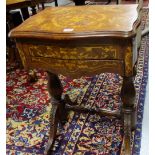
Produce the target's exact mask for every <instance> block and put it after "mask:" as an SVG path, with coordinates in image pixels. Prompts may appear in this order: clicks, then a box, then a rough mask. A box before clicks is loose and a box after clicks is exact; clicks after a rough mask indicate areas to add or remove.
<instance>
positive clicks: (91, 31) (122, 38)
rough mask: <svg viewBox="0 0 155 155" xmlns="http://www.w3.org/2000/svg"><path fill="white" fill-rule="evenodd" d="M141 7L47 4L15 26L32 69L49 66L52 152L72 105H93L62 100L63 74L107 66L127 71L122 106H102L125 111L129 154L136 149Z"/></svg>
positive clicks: (96, 71)
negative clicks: (132, 140) (133, 135)
mask: <svg viewBox="0 0 155 155" xmlns="http://www.w3.org/2000/svg"><path fill="white" fill-rule="evenodd" d="M140 10H141V9H140V7H139V6H138V5H137V4H135V5H109V6H103V5H102V6H100V5H95V6H77V7H74V6H70V7H58V8H47V9H45V10H44V11H42V12H40V13H38V14H37V15H35V16H33V17H31V18H29V19H28V20H26V21H25V22H24V23H23V24H22V25H20V26H19V27H17V28H15V29H14V30H12V32H11V33H10V36H11V37H12V38H15V39H16V43H17V47H18V50H19V53H20V56H21V59H22V62H23V65H24V67H25V68H26V69H33V68H42V69H44V70H46V71H47V72H48V90H49V93H50V95H51V98H52V100H51V103H52V113H51V120H50V123H51V130H50V136H49V146H48V149H47V150H48V154H50V147H51V146H52V144H53V142H54V138H55V135H56V130H57V123H58V122H63V121H64V119H65V116H66V113H65V112H66V110H65V109H66V108H69V109H74V110H82V111H88V109H85V108H84V107H79V106H78V105H75V104H76V103H71V101H70V99H69V98H68V96H66V98H65V100H62V98H61V95H62V92H63V88H62V85H61V82H60V80H59V78H58V76H57V75H58V74H63V75H65V76H69V77H71V78H78V77H81V76H85V75H86V76H92V75H95V74H100V73H103V72H112V73H118V74H120V75H121V76H122V77H123V85H122V90H121V99H122V102H123V104H122V109H121V112H113V113H110V112H109V111H102V110H99V111H97V113H98V114H102V115H114V116H119V117H122V120H123V121H124V122H123V123H124V140H123V145H122V147H124V148H125V155H130V154H131V150H130V138H131V130H132V129H133V128H134V126H135V112H136V111H135V109H136V105H135V102H134V100H135V93H136V92H135V88H134V84H133V78H134V76H135V74H136V62H137V55H138V54H137V37H138V33H139V32H140V26H139V25H140V13H139V12H140ZM66 101H67V103H69V104H67V103H66Z"/></svg>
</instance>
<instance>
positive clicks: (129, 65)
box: [124, 46, 133, 76]
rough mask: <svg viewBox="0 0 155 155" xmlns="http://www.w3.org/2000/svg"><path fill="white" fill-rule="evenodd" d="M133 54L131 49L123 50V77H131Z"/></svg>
mask: <svg viewBox="0 0 155 155" xmlns="http://www.w3.org/2000/svg"><path fill="white" fill-rule="evenodd" d="M132 57H133V53H132V47H130V46H128V47H126V49H125V60H124V61H125V75H126V76H132V74H133V59H132Z"/></svg>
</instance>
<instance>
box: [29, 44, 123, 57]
mask: <svg viewBox="0 0 155 155" xmlns="http://www.w3.org/2000/svg"><path fill="white" fill-rule="evenodd" d="M118 51H119V48H118V47H115V46H112V45H100V46H82V47H69V48H68V47H58V46H44V45H33V46H30V47H29V54H30V56H32V57H45V58H54V59H118V58H119V59H120V55H121V54H120V52H118Z"/></svg>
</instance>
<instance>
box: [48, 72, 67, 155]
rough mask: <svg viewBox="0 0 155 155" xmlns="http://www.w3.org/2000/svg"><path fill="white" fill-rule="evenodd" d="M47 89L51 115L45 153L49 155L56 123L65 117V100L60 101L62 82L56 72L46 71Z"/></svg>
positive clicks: (54, 135)
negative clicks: (49, 96) (49, 97)
mask: <svg viewBox="0 0 155 155" xmlns="http://www.w3.org/2000/svg"><path fill="white" fill-rule="evenodd" d="M48 91H49V94H50V95H51V104H52V110H51V116H50V132H49V141H48V147H47V149H46V152H45V154H47V155H51V153H52V151H51V148H52V145H53V143H54V139H55V137H56V132H57V126H58V123H59V122H60V123H62V122H63V120H64V119H65V118H66V112H65V102H63V101H62V99H61V95H62V92H63V87H62V84H61V82H60V80H59V78H58V76H57V75H56V74H53V73H50V72H48Z"/></svg>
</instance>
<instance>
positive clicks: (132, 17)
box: [11, 4, 140, 39]
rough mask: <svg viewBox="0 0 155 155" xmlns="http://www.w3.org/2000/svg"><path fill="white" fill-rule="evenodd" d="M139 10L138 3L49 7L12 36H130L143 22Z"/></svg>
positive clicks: (30, 19)
mask: <svg viewBox="0 0 155 155" xmlns="http://www.w3.org/2000/svg"><path fill="white" fill-rule="evenodd" d="M138 10H139V9H138V5H137V4H133V5H108V6H105V5H91V6H76V7H75V6H68V7H49V8H46V9H45V10H44V11H41V12H40V13H38V14H37V15H34V16H32V17H31V18H29V19H28V20H26V21H25V22H23V24H21V25H20V26H18V27H17V28H15V29H14V30H13V31H12V32H11V37H15V38H18V37H27V38H43V39H64V38H78V37H84V36H85V37H92V36H114V37H115V36H118V37H130V36H132V35H134V34H135V30H136V28H137V26H138V25H139V23H140V20H139V18H138Z"/></svg>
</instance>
